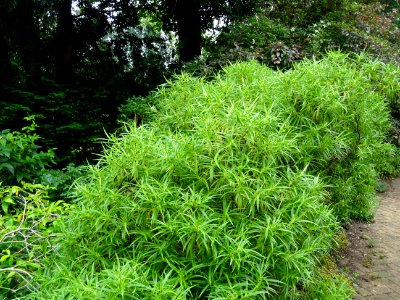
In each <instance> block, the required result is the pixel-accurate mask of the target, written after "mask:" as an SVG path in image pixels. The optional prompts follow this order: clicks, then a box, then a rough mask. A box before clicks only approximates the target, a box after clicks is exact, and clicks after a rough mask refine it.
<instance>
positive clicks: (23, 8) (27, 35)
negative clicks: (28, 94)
mask: <svg viewBox="0 0 400 300" xmlns="http://www.w3.org/2000/svg"><path fill="white" fill-rule="evenodd" d="M16 19H17V20H16V22H17V26H16V27H17V28H16V34H17V36H16V39H17V40H18V48H19V52H20V56H21V60H22V66H23V68H24V70H25V73H26V76H27V83H28V85H34V84H35V83H37V82H38V80H39V79H40V63H39V59H38V57H39V55H38V54H39V53H40V49H39V41H38V37H37V34H36V28H35V21H34V10H33V1H32V0H21V1H18V6H17V9H16Z"/></svg>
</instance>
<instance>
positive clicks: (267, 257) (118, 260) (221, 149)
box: [36, 53, 399, 300]
mask: <svg viewBox="0 0 400 300" xmlns="http://www.w3.org/2000/svg"><path fill="white" fill-rule="evenodd" d="M391 68H393V67H391V66H385V65H383V64H381V63H379V62H376V61H370V60H369V59H368V58H366V57H356V58H354V59H352V60H351V59H349V58H347V57H346V55H344V54H340V53H331V54H330V55H329V56H328V57H327V58H326V59H324V60H322V61H318V62H315V61H305V62H303V63H301V64H298V65H297V66H296V67H295V68H294V69H293V70H291V71H289V72H286V73H282V72H275V71H272V70H270V69H268V68H266V67H263V66H261V65H259V64H257V63H256V62H249V63H241V64H235V65H232V66H230V67H227V68H226V69H225V72H224V73H223V74H221V75H220V76H218V77H217V78H215V80H213V81H212V82H205V81H203V80H201V79H198V78H193V77H191V76H189V75H182V76H180V77H178V78H177V80H176V81H174V82H172V83H170V84H169V85H168V86H164V87H161V88H160V89H159V91H158V92H157V93H156V94H154V95H153V96H152V97H155V101H154V99H153V100H152V103H158V104H157V108H155V107H154V108H153V110H154V111H155V114H154V116H153V121H151V122H150V124H148V125H144V126H142V127H140V128H136V127H135V126H134V125H132V126H130V125H127V126H126V127H127V128H126V132H125V133H124V134H123V136H122V137H120V138H117V137H110V140H109V143H110V147H109V148H108V149H107V150H105V153H104V156H103V157H102V159H101V160H100V162H99V164H98V165H96V166H93V167H92V169H91V171H90V172H89V174H88V175H87V176H86V177H85V179H82V180H81V182H80V183H79V184H77V186H76V189H75V196H74V197H75V203H76V208H75V212H74V213H73V214H72V215H71V216H68V217H67V218H66V219H65V222H64V225H63V228H62V230H63V232H64V235H65V236H64V237H63V239H62V240H61V242H60V245H59V256H58V257H57V258H53V263H51V264H49V267H48V269H47V271H46V272H45V274H44V276H43V278H42V285H41V290H40V292H38V294H37V295H36V297H37V298H39V299H46V300H48V299H271V298H274V299H275V298H276V299H289V298H296V299H297V298H302V297H303V298H307V297H308V296H307V295H311V296H309V297H314V296H315V295H318V297H320V296H321V297H322V298H321V299H323V298H324V297H323V295H321V293H324V291H327V293H329V294H330V296H329V297H330V298H329V299H346V298H348V297H350V294H351V289H350V288H349V286H348V284H347V283H346V281H345V280H344V279H343V278H341V277H338V276H337V275H335V276H334V277H333V279H332V280H331V279H329V277H327V275H326V274H321V275H320V274H319V273H318V264H319V259H320V258H321V257H322V256H323V255H324V254H326V253H327V252H328V251H329V250H330V249H331V247H332V245H333V237H334V235H335V233H336V232H337V229H338V226H339V225H338V219H339V220H347V219H348V218H350V217H361V218H366V217H369V216H370V213H371V208H372V207H373V204H374V198H373V197H374V196H373V195H374V185H375V177H376V175H377V173H378V172H380V171H382V170H383V169H385V170H386V169H388V167H387V166H388V163H387V162H388V161H389V159H391V156H392V155H393V153H394V152H393V150H392V148H391V147H390V146H389V145H387V144H385V143H384V142H383V139H384V136H385V131H386V129H387V128H388V126H389V121H388V110H387V104H386V102H385V101H386V100H385V99H389V98H390V99H391V100H392V99H395V98H396V97H395V95H397V94H398V91H399V84H398V79H397V75H396V72H395V71H394V70H393V69H391ZM335 293H337V294H335ZM332 295H336V296H335V297H336V298H332V297H334V296H332Z"/></svg>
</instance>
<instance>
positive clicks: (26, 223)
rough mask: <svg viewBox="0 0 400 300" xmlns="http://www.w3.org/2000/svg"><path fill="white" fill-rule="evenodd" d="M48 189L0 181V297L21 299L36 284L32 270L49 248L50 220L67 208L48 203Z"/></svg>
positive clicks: (39, 264) (52, 234)
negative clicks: (9, 184)
mask: <svg viewBox="0 0 400 300" xmlns="http://www.w3.org/2000/svg"><path fill="white" fill-rule="evenodd" d="M47 194H48V188H47V187H45V186H43V185H40V184H28V183H24V182H23V183H22V186H21V187H18V186H2V185H1V183H0V203H1V209H0V298H1V299H21V298H20V297H23V296H24V295H26V294H27V293H28V292H29V291H33V290H35V289H36V288H37V286H36V285H35V284H34V282H33V277H34V273H35V272H36V271H37V270H39V269H40V268H42V260H43V258H44V257H46V256H47V255H48V254H49V253H50V252H51V251H52V249H53V247H54V244H53V240H54V237H55V233H54V232H53V227H52V225H51V224H52V223H53V221H54V220H55V219H56V218H57V216H58V215H60V214H61V213H62V212H64V211H65V209H66V208H67V207H68V206H67V205H66V204H65V203H63V202H62V201H57V202H49V200H48V197H47Z"/></svg>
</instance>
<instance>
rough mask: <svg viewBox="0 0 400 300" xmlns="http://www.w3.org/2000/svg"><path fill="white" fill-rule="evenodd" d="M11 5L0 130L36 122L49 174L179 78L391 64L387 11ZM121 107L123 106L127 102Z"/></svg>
mask: <svg viewBox="0 0 400 300" xmlns="http://www.w3.org/2000/svg"><path fill="white" fill-rule="evenodd" d="M292 2H293V1H286V0H277V1H261V0H242V1H230V0H190V1H189V0H163V1H145V0H137V1H117V0H107V1H87V0H79V1H72V0H52V1H49V0H18V1H16V0H11V1H2V2H1V3H0V76H1V81H0V89H1V98H0V109H1V111H2V113H1V115H0V128H2V129H6V128H7V129H11V130H19V129H21V128H22V127H23V126H26V125H27V123H26V122H25V121H24V120H23V118H24V117H27V116H32V115H34V116H35V118H36V123H37V124H38V128H37V133H38V134H39V135H40V136H41V137H42V139H41V140H40V144H41V146H45V147H46V148H56V150H55V153H56V161H57V162H58V163H59V167H64V166H66V165H67V164H68V163H71V162H73V163H77V164H80V163H82V162H84V161H86V160H87V159H89V160H92V159H93V158H94V156H93V153H96V152H99V150H100V149H101V146H100V144H99V143H98V140H99V138H103V137H104V136H105V132H108V133H111V132H114V131H115V130H116V129H117V128H118V127H119V123H118V122H117V120H118V119H120V120H122V121H126V120H129V119H132V118H138V119H140V120H141V119H142V118H143V116H141V115H145V112H143V108H144V107H145V106H146V105H145V104H144V103H143V98H141V96H146V95H147V94H148V93H149V92H150V91H152V90H154V89H155V88H156V87H157V86H158V85H159V84H162V83H164V82H165V81H166V80H168V79H169V78H171V77H172V76H173V74H176V73H180V72H181V71H182V70H185V71H189V72H191V73H195V74H199V75H206V76H212V75H213V74H215V72H216V71H218V70H220V69H221V67H222V66H223V65H226V64H229V63H231V62H234V61H237V60H247V59H257V60H259V61H261V62H263V63H264V64H266V65H269V66H271V67H275V68H290V66H291V64H292V63H293V62H294V61H297V60H300V59H302V58H303V57H307V56H308V57H311V56H316V57H319V56H321V55H323V54H324V53H325V52H326V51H329V50H332V49H342V50H345V51H354V52H361V51H367V52H370V53H372V54H374V55H377V56H380V57H381V58H383V59H384V60H387V61H388V60H391V61H396V62H397V61H398V57H399V49H398V46H397V45H398V42H399V30H398V22H399V16H398V12H397V10H396V9H397V6H398V3H397V2H396V1H381V2H371V1H361V2H359V3H358V4H356V3H353V2H351V1H347V0H334V1H324V0H305V1H297V2H296V3H292ZM127 99H129V100H128V102H127Z"/></svg>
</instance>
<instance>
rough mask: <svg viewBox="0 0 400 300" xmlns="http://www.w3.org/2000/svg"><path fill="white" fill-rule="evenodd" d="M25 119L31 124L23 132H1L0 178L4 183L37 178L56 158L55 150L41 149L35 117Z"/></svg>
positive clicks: (9, 183) (8, 183)
mask: <svg viewBox="0 0 400 300" xmlns="http://www.w3.org/2000/svg"><path fill="white" fill-rule="evenodd" d="M25 120H28V121H31V124H30V125H29V126H26V127H24V128H22V132H19V131H10V130H8V129H5V130H3V131H2V132H1V133H0V178H1V181H2V182H3V184H4V185H12V184H16V183H18V182H20V181H21V180H29V181H33V180H36V179H37V178H39V177H40V176H41V174H42V173H43V171H44V169H45V167H48V166H49V165H50V164H51V163H52V162H53V160H54V152H53V150H47V151H46V152H44V151H40V148H41V147H40V146H39V145H38V144H37V141H38V140H39V139H40V137H39V136H38V135H37V134H36V133H35V130H36V127H37V125H36V123H35V117H34V116H31V117H27V118H25Z"/></svg>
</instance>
